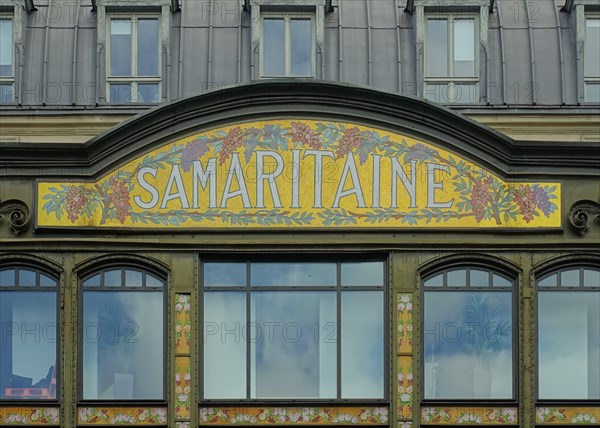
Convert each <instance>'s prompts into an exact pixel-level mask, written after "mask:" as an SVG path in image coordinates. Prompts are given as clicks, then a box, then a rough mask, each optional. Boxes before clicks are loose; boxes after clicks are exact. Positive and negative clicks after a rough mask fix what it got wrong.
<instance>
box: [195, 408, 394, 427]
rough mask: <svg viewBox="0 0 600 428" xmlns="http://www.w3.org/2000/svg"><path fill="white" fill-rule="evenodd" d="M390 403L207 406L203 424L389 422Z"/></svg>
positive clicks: (202, 417) (204, 411)
mask: <svg viewBox="0 0 600 428" xmlns="http://www.w3.org/2000/svg"><path fill="white" fill-rule="evenodd" d="M388 420H389V410H388V408H387V407H248V408H246V407H243V408H238V407H235V408H234V407H223V408H219V407H203V408H201V409H200V425H294V424H302V425H387V424H388Z"/></svg>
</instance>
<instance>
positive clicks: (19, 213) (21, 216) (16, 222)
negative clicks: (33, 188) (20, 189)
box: [0, 199, 31, 235]
mask: <svg viewBox="0 0 600 428" xmlns="http://www.w3.org/2000/svg"><path fill="white" fill-rule="evenodd" d="M2 220H4V221H5V222H7V223H8V228H9V229H10V231H11V232H12V233H14V234H15V235H19V234H20V233H21V232H23V231H24V230H25V229H27V226H29V222H30V220H31V217H30V215H29V207H27V204H25V203H24V202H22V201H19V200H17V199H8V200H6V201H4V202H0V223H1V222H2Z"/></svg>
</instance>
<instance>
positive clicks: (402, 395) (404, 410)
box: [398, 357, 414, 419]
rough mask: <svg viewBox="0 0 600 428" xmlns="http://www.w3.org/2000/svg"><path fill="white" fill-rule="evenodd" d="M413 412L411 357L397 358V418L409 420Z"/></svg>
mask: <svg viewBox="0 0 600 428" xmlns="http://www.w3.org/2000/svg"><path fill="white" fill-rule="evenodd" d="M413 412H414V403H413V366H412V357H398V418H400V419H411V418H412V417H413Z"/></svg>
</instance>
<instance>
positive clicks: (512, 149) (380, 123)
mask: <svg viewBox="0 0 600 428" xmlns="http://www.w3.org/2000/svg"><path fill="white" fill-rule="evenodd" d="M292 115H299V116H304V117H314V118H320V117H321V118H324V119H325V118H327V119H331V120H347V121H355V122H359V123H364V124H366V125H372V126H375V127H382V128H384V129H388V130H396V131H400V132H405V133H408V134H410V135H412V136H415V137H416V138H422V139H424V140H426V141H430V142H432V143H434V144H437V145H440V146H442V147H445V148H448V149H449V150H450V151H453V152H456V153H457V154H460V155H462V156H466V157H467V158H469V159H471V160H473V161H474V162H476V163H478V164H481V165H482V166H485V167H487V168H489V169H491V170H492V171H494V172H496V173H498V174H500V175H501V176H503V177H505V178H507V179H510V178H513V177H514V178H516V177H519V178H522V177H523V176H555V177H558V176H561V175H575V176H584V175H600V150H593V148H594V147H595V146H594V145H593V143H592V144H591V145H590V144H588V143H569V144H568V145H567V144H565V145H561V144H552V145H551V147H550V146H548V145H546V146H541V145H539V144H532V143H530V142H515V141H514V140H512V139H511V138H509V137H507V136H505V135H503V134H501V133H499V132H497V131H495V130H493V129H491V128H489V127H487V126H484V125H482V124H480V123H478V122H476V121H475V120H473V119H470V118H468V117H465V116H463V115H460V114H458V113H456V112H455V111H453V110H452V109H449V108H446V107H442V106H439V105H437V104H434V103H431V102H428V101H424V100H422V99H418V98H413V97H404V96H400V95H398V94H395V93H389V92H384V91H378V90H374V89H373V88H371V87H366V86H358V85H352V84H347V83H338V82H325V81H315V80H312V79H285V80H267V81H258V82H251V83H247V84H242V85H235V86H231V87H227V88H224V89H221V90H219V91H213V92H207V93H202V94H198V95H193V96H190V97H188V98H185V99H180V100H176V101H172V102H169V103H166V104H161V105H160V106H157V107H156V108H153V109H151V110H147V111H145V112H143V113H140V114H138V115H136V116H134V117H131V118H129V119H127V120H125V121H123V122H121V123H119V124H118V125H116V126H114V127H112V128H111V129H109V130H107V131H105V132H104V133H102V134H101V135H99V136H97V137H94V138H93V139H91V140H89V141H88V142H86V143H84V144H78V145H74V144H56V143H53V144H18V143H3V144H0V168H2V169H3V170H4V171H2V170H0V176H3V175H4V176H7V175H13V174H16V173H18V174H19V175H20V176H23V175H27V176H35V175H40V172H39V171H40V169H43V171H44V173H45V174H48V175H50V176H62V177H65V176H70V177H73V178H90V177H93V176H97V175H99V174H103V173H105V172H108V171H109V170H110V169H111V168H114V167H115V165H117V164H119V163H122V162H123V161H125V160H129V159H132V158H133V157H135V156H138V155H141V153H143V152H145V151H147V150H148V149H149V148H151V147H155V146H158V145H161V144H165V143H167V142H168V141H173V140H174V139H177V138H180V137H182V136H184V135H189V134H191V133H192V132H196V131H198V130H199V129H206V128H211V127H216V126H220V125H224V124H227V123H232V122H235V121H238V122H241V121H249V120H258V119H264V118H265V117H290V116H292ZM44 176H46V175H44Z"/></svg>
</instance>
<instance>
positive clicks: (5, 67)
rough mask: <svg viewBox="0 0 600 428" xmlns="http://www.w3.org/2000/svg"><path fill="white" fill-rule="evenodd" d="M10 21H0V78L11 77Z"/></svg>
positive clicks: (11, 34)
mask: <svg viewBox="0 0 600 428" xmlns="http://www.w3.org/2000/svg"><path fill="white" fill-rule="evenodd" d="M12 36H13V30H12V19H6V18H2V19H0V76H12V75H13V67H12V64H13V39H12Z"/></svg>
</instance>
